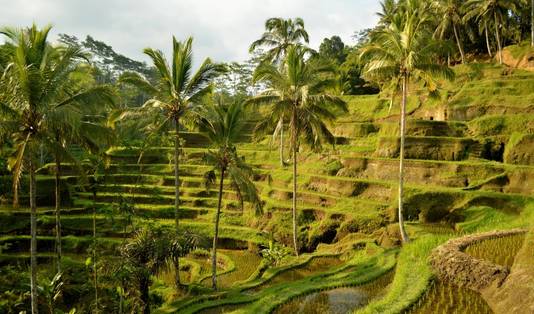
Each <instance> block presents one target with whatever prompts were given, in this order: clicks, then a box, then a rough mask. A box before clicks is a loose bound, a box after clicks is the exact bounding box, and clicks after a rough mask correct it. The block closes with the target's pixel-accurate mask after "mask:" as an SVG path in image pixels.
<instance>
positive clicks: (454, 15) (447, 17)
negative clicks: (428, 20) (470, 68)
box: [434, 0, 465, 63]
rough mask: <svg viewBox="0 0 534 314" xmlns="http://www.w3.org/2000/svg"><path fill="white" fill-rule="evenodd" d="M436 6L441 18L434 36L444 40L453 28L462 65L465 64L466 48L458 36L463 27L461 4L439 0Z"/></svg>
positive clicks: (455, 0)
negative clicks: (460, 28)
mask: <svg viewBox="0 0 534 314" xmlns="http://www.w3.org/2000/svg"><path fill="white" fill-rule="evenodd" d="M434 5H435V7H436V13H437V14H438V16H439V17H440V18H439V19H438V26H437V28H436V31H435V33H434V34H435V35H437V36H438V37H439V39H443V38H444V37H445V33H446V32H447V31H448V30H449V29H451V28H452V31H453V34H454V40H455V41H456V45H457V46H458V51H460V56H461V57H462V63H465V53H464V48H463V46H462V41H461V39H460V36H459V35H458V27H459V26H461V25H462V12H461V3H460V2H459V1H458V0H437V1H435V2H434Z"/></svg>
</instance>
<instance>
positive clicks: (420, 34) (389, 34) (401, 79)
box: [360, 3, 454, 242]
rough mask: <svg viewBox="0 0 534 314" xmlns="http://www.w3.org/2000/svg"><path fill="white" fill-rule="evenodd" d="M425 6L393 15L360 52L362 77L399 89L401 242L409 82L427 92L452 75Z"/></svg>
mask: <svg viewBox="0 0 534 314" xmlns="http://www.w3.org/2000/svg"><path fill="white" fill-rule="evenodd" d="M428 13H429V11H428V7H427V6H424V5H423V6H416V5H415V4H414V5H412V4H411V3H408V5H407V7H406V10H405V12H403V13H400V14H398V15H396V16H395V19H394V21H393V23H391V24H390V25H389V26H388V27H386V28H383V29H380V30H378V31H376V32H375V33H373V34H372V35H371V41H370V43H369V44H368V45H367V46H365V47H364V48H363V49H362V52H361V55H360V57H361V58H362V60H364V62H366V64H365V66H364V71H363V72H364V76H366V77H367V78H368V79H371V80H389V81H391V82H392V85H393V86H396V87H397V88H398V87H399V86H400V88H401V91H402V102H401V108H400V109H401V112H400V156H399V198H398V202H399V203H398V216H399V217H398V219H399V229H400V233H401V237H402V241H403V242H408V241H409V237H408V234H407V233H406V231H405V229H404V218H403V195H404V189H403V187H404V143H405V135H406V134H405V133H406V102H407V98H408V88H409V86H410V83H411V82H413V81H423V82H424V84H425V86H427V87H428V88H429V90H430V92H432V93H434V92H436V91H437V83H436V81H435V79H436V78H438V77H446V78H452V77H453V75H454V72H453V71H452V70H451V69H450V68H448V67H447V66H444V65H442V64H440V63H437V59H438V58H437V56H439V54H438V52H440V51H441V43H440V42H438V41H435V40H433V39H432V34H431V33H430V31H429V27H428V25H427V24H428V23H430V21H431V17H430V15H429V14H428Z"/></svg>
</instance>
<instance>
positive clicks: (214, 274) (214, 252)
mask: <svg viewBox="0 0 534 314" xmlns="http://www.w3.org/2000/svg"><path fill="white" fill-rule="evenodd" d="M225 170H226V169H225V167H222V168H221V181H220V183H219V200H218V203H217V214H216V215H215V234H214V236H213V247H212V251H211V272H212V273H211V285H212V288H213V290H217V241H218V240H219V219H220V216H221V206H222V193H223V183H224V171H225Z"/></svg>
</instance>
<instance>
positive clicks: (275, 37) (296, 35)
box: [249, 17, 309, 63]
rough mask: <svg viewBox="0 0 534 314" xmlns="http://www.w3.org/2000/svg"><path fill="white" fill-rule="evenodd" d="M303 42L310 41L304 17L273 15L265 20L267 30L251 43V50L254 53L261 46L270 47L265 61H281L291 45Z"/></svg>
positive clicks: (265, 55) (264, 57) (265, 54)
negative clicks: (286, 17)
mask: <svg viewBox="0 0 534 314" xmlns="http://www.w3.org/2000/svg"><path fill="white" fill-rule="evenodd" d="M302 42H304V43H306V44H307V43H309V36H308V32H306V30H305V29H304V20H303V19H301V18H299V17H298V18H295V19H283V18H279V17H273V18H270V19H268V20H267V21H265V32H264V33H263V35H262V36H261V38H260V39H258V40H256V41H254V42H253V43H252V44H251V45H250V48H249V52H250V53H253V52H254V51H255V50H257V49H259V48H261V47H265V48H269V50H267V51H266V52H265V53H264V56H263V61H265V62H274V63H280V62H282V61H283V59H284V57H285V55H286V53H287V50H288V49H289V47H290V46H299V45H302Z"/></svg>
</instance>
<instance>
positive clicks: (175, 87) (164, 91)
mask: <svg viewBox="0 0 534 314" xmlns="http://www.w3.org/2000/svg"><path fill="white" fill-rule="evenodd" d="M172 43H173V51H172V66H171V65H169V63H168V62H167V60H166V59H165V57H164V55H163V52H161V51H160V50H154V49H152V48H146V49H145V50H144V53H145V54H146V55H148V56H149V57H150V58H151V59H152V62H153V63H154V67H155V68H156V70H157V75H158V80H157V82H156V83H155V84H153V83H151V82H149V81H148V80H147V79H146V78H144V77H142V76H141V75H139V74H138V73H125V74H123V75H122V76H121V78H120V81H122V82H124V83H128V84H132V85H135V86H137V87H138V88H140V89H141V90H143V91H145V92H146V93H148V94H149V95H151V96H152V98H151V99H150V100H148V101H147V102H146V103H145V104H144V105H143V107H142V108H141V110H140V112H141V113H143V114H145V113H146V111H149V112H151V113H156V114H158V115H163V118H164V120H163V122H158V125H157V126H156V128H155V130H156V133H157V132H158V131H161V130H163V129H164V128H165V127H169V126H171V127H173V128H174V186H175V200H174V207H175V212H174V217H175V226H176V230H178V227H179V217H180V177H179V165H180V133H179V131H180V123H181V119H182V118H186V117H187V116H188V115H189V114H190V113H191V111H192V110H193V109H194V108H195V107H196V106H198V104H199V103H200V101H201V100H202V98H203V97H205V96H206V95H207V94H209V93H210V91H211V82H212V81H213V79H214V78H215V77H216V76H217V75H219V73H220V72H222V70H223V68H222V67H221V66H220V65H217V64H214V63H212V62H211V60H210V59H209V58H207V59H206V60H204V62H203V63H202V64H201V65H200V68H199V69H198V70H197V72H196V73H195V74H192V72H191V71H192V66H193V52H192V44H193V38H191V37H189V38H188V39H187V40H186V41H184V42H179V41H177V40H176V38H175V37H174V36H173V38H172ZM176 261H177V263H179V259H177V260H176ZM176 269H177V270H178V269H179V265H177V266H176ZM176 282H177V283H179V282H180V274H179V272H176Z"/></svg>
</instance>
